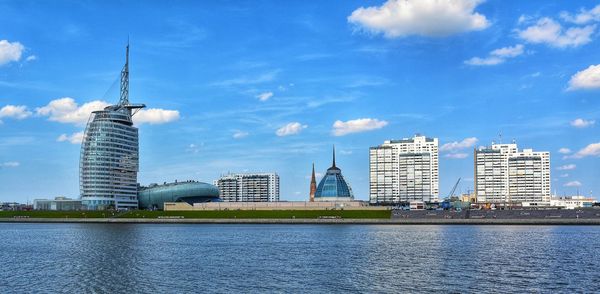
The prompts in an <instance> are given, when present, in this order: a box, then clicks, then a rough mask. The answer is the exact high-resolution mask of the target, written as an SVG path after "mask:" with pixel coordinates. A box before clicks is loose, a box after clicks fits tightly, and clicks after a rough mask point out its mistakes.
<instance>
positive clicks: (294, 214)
mask: <svg viewBox="0 0 600 294" xmlns="http://www.w3.org/2000/svg"><path fill="white" fill-rule="evenodd" d="M15 217H17V218H18V217H27V218H110V217H114V218H192V219H194V218H200V219H202V218H204V219H209V218H212V219H233V218H240V219H261V218H262V219H291V218H305V219H315V218H319V217H340V218H348V219H376V218H385V219H389V218H390V217H391V212H390V211H389V210H218V211H217V210H207V211H145V210H136V211H129V212H124V213H123V212H122V213H115V212H109V211H0V218H15Z"/></svg>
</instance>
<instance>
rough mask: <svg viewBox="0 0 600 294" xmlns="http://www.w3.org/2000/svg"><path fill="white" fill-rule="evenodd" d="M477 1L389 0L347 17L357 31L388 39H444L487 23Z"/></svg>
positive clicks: (358, 10)
mask: <svg viewBox="0 0 600 294" xmlns="http://www.w3.org/2000/svg"><path fill="white" fill-rule="evenodd" d="M481 2H482V1H480V0H388V1H387V2H386V3H384V4H383V5H382V6H379V7H375V6H374V7H366V8H365V7H360V8H358V9H356V10H354V11H353V12H352V14H351V15H350V16H349V17H348V22H349V23H352V24H354V25H356V26H357V27H358V28H360V29H362V30H364V31H367V32H371V33H375V34H378V33H382V34H383V35H384V36H385V37H387V38H397V37H405V36H410V35H421V36H428V37H444V36H449V35H453V34H458V33H464V32H469V31H479V30H483V29H485V28H487V27H488V26H489V25H490V24H489V21H488V20H487V18H486V17H485V16H484V15H482V14H479V13H477V12H475V11H474V10H475V8H476V7H477V6H478V5H479V4H480V3H481Z"/></svg>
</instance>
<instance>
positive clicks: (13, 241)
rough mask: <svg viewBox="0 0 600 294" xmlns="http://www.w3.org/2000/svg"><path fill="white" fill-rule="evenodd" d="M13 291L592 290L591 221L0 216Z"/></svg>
mask: <svg viewBox="0 0 600 294" xmlns="http://www.w3.org/2000/svg"><path fill="white" fill-rule="evenodd" d="M15 292H16V293H22V292H27V293H55V292H61V293H93V292H96V293H191V292H202V293H207V292H218V293H232V292H243V293H252V292H269V293H272V292H278V293H290V292H293V293H298V292H301V293H331V292H353V293H359V292H360V293H398V292H410V293H417V292H443V293H447V292H461V293H469V292H471V293H482V292H495V293H524V292H525V293H529V292H535V293H539V292H542V293H557V292H588V293H589V292H600V227H594V226H449V225H446V226H435V225H432V226H393V225H384V226H374V225H184V224H182V225H177V224H165V225H160V224H12V223H3V224H0V293H15Z"/></svg>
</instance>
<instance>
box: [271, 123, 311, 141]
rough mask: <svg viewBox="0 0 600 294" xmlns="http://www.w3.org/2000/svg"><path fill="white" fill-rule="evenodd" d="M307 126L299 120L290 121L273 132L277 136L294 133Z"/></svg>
mask: <svg viewBox="0 0 600 294" xmlns="http://www.w3.org/2000/svg"><path fill="white" fill-rule="evenodd" d="M307 127H308V126H307V125H303V124H301V123H299V122H291V123H289V124H287V125H285V126H283V127H281V128H279V129H277V131H276V132H275V134H276V135H277V136H279V137H284V136H290V135H296V134H298V133H300V132H301V131H302V130H303V129H306V128H307Z"/></svg>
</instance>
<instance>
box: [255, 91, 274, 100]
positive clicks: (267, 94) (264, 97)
mask: <svg viewBox="0 0 600 294" xmlns="http://www.w3.org/2000/svg"><path fill="white" fill-rule="evenodd" d="M271 97H273V92H264V93H260V94H258V95H257V96H256V98H258V100H260V101H267V100H269V98H271Z"/></svg>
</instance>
